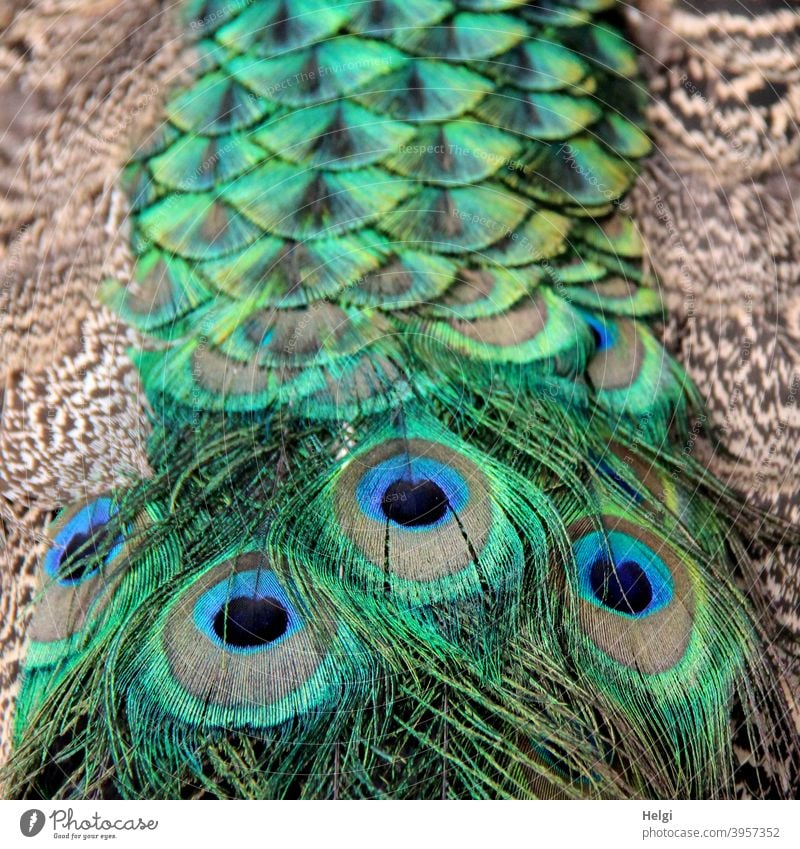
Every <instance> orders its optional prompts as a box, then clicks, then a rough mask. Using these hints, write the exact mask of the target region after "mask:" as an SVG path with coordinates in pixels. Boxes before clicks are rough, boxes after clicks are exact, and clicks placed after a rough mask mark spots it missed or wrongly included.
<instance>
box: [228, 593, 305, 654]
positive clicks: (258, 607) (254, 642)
mask: <svg viewBox="0 0 800 849" xmlns="http://www.w3.org/2000/svg"><path fill="white" fill-rule="evenodd" d="M288 627H289V613H288V611H287V610H286V608H285V607H284V606H283V604H281V602H280V601H279V600H278V599H276V598H272V597H271V596H267V597H266V598H249V597H246V596H239V598H232V599H231V600H230V601H229V602H228V603H227V604H226V605H225V606H224V607H222V608H221V609H220V610H219V611H218V612H217V615H216V616H215V617H214V633H215V634H216V635H217V636H218V637H219V638H220V640H222V642H224V643H227V644H228V645H230V646H234V647H235V648H254V647H258V646H263V645H265V644H267V643H274V642H275V640H278V639H280V638H281V637H282V636H283V635H284V634H285V633H286V631H287V629H288Z"/></svg>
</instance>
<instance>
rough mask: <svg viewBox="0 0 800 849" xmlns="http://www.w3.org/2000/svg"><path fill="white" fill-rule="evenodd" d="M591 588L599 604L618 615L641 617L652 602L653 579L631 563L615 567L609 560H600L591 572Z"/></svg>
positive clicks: (603, 558) (601, 558)
mask: <svg viewBox="0 0 800 849" xmlns="http://www.w3.org/2000/svg"><path fill="white" fill-rule="evenodd" d="M589 585H590V586H591V588H592V592H593V593H594V595H595V598H597V600H598V601H600V602H602V603H603V604H604V605H605V606H606V607H610V608H611V609H612V610H616V611H617V612H618V613H628V614H631V615H636V614H638V613H642V612H644V611H645V610H647V608H648V606H649V604H650V602H651V601H652V600H653V587H652V585H651V583H650V579H649V578H648V577H647V575H646V574H645V571H644V569H642V567H641V566H640V565H639V564H638V563H634V562H633V561H631V560H627V561H625V562H623V563H618V564H616V565H615V564H614V563H611V562H610V560H609V559H608V558H607V557H600V558H598V559H597V560H595V562H594V564H593V565H592V567H591V570H590V572H589Z"/></svg>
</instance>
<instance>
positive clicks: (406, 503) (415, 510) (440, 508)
mask: <svg viewBox="0 0 800 849" xmlns="http://www.w3.org/2000/svg"><path fill="white" fill-rule="evenodd" d="M449 506H450V502H449V501H448V498H447V495H446V494H445V493H444V491H443V490H442V488H441V487H440V486H439V485H438V484H437V483H435V482H434V481H432V480H428V479H424V480H420V481H413V480H407V479H404V478H400V479H398V480H396V481H393V482H392V483H391V484H389V486H388V487H387V488H386V490H385V491H384V493H383V496H382V498H381V510H383V514H384V516H386V518H387V519H389V520H390V521H392V522H396V523H397V524H398V525H406V526H410V527H423V526H425V525H434V524H436V523H437V522H439V521H441V520H442V519H443V518H444V517H445V516H446V515H447V510H448V508H449Z"/></svg>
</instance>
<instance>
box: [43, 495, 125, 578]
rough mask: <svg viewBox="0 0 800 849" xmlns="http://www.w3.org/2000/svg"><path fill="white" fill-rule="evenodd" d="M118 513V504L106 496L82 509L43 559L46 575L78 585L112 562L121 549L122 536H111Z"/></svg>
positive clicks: (60, 532) (58, 534) (64, 528)
mask: <svg viewBox="0 0 800 849" xmlns="http://www.w3.org/2000/svg"><path fill="white" fill-rule="evenodd" d="M116 515H117V507H116V505H115V504H114V502H113V501H112V500H111V499H110V498H105V497H103V498H98V499H97V500H96V501H93V502H92V503H91V504H87V505H86V506H85V507H83V508H82V509H81V510H79V511H78V512H77V513H76V514H75V515H74V516H73V517H72V518H71V519H70V520H69V521H68V522H67V523H66V525H64V527H63V528H61V530H60V531H59V532H58V533H57V534H56V536H55V538H54V539H53V545H52V546H51V547H50V550H49V551H48V552H47V554H46V555H45V558H44V568H45V571H46V572H47V574H48V575H50V576H51V577H53V578H56V579H57V580H58V582H59V583H60V584H77V583H80V582H81V581H85V580H87V579H88V578H91V577H92V576H93V575H96V574H97V572H98V571H99V569H100V565H101V563H109V562H111V560H113V559H114V557H116V556H117V554H119V552H120V549H121V548H122V545H123V542H124V540H123V538H122V535H121V534H117V535H116V536H115V537H113V538H112V533H113V532H112V531H111V530H110V529H109V528H108V523H109V521H110V520H111V519H112V518H113V517H114V516H116ZM101 554H103V555H104V556H103V557H102V560H100V559H99V557H98V555H101Z"/></svg>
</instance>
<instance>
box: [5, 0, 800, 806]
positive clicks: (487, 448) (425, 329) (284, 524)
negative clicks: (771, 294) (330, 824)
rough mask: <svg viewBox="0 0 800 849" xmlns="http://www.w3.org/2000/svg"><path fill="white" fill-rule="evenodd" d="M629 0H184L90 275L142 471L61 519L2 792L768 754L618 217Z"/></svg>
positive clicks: (171, 792) (475, 778)
mask: <svg viewBox="0 0 800 849" xmlns="http://www.w3.org/2000/svg"><path fill="white" fill-rule="evenodd" d="M613 6H614V3H613V0H552V2H551V0H548V2H543V3H537V4H526V3H522V2H519V0H460V2H449V0H402V2H401V0H370V2H342V3H339V2H336V3H326V2H320V0H281V2H273V1H272V0H251V2H247V0H241V2H234V3H231V2H229V1H228V2H224V3H223V2H217V0H187V2H184V3H183V4H182V5H181V14H182V16H183V18H184V20H185V21H186V25H187V27H188V29H189V31H190V32H193V33H194V36H195V38H196V39H197V44H196V48H197V51H198V56H199V57H200V61H199V62H198V63H197V66H196V73H197V76H196V78H195V79H194V80H193V81H191V82H190V83H189V84H188V86H186V87H185V88H184V89H183V90H179V91H176V92H174V93H172V94H171V95H170V96H169V97H168V98H167V100H166V103H165V104H164V124H163V126H162V127H161V128H160V129H159V130H157V131H156V132H154V133H151V135H150V137H149V138H148V140H147V141H146V142H143V143H142V144H141V145H140V146H139V149H138V150H137V152H136V154H135V156H134V157H133V158H132V159H131V163H130V165H129V166H127V168H126V169H125V170H124V172H123V174H122V185H123V188H124V189H125V191H126V192H127V193H128V196H129V198H130V202H131V214H132V234H131V246H132V249H133V252H134V254H135V255H136V263H135V267H134V271H133V274H132V276H131V279H130V280H128V281H111V282H109V283H108V284H107V286H106V287H105V288H104V296H105V299H106V301H107V302H108V303H109V304H110V305H111V306H112V307H113V308H114V309H115V310H116V311H117V312H118V313H119V314H120V315H121V317H122V318H123V319H124V320H125V321H126V322H128V323H129V324H131V325H133V326H134V327H136V328H137V329H138V330H140V331H142V332H143V333H144V334H146V335H147V336H148V337H149V338H148V339H147V341H146V343H145V344H144V345H142V346H141V347H139V348H137V349H135V350H132V351H131V356H132V359H133V361H134V363H135V364H136V365H137V366H138V368H139V371H140V374H141V378H142V381H143V384H144V386H145V388H146V390H147V394H148V398H149V400H150V402H151V404H152V407H153V411H154V424H155V427H154V433H153V436H152V439H151V441H150V445H149V454H150V460H151V466H152V468H153V470H154V475H153V477H152V478H150V479H147V480H143V481H139V482H132V484H131V486H130V487H129V488H128V489H126V490H125V491H124V492H118V493H114V496H113V498H110V497H108V498H105V500H102V499H101V500H100V501H98V502H97V504H95V505H94V506H93V507H91V508H87V507H86V505H85V504H80V505H76V506H73V507H69V508H67V509H66V511H65V512H64V514H63V515H62V516H61V517H60V518H58V519H57V520H56V522H55V524H54V525H53V527H52V528H51V531H50V534H51V538H52V547H51V550H50V553H49V554H48V556H47V557H48V558H49V559H47V560H46V563H45V564H44V567H45V568H44V569H43V577H42V590H41V593H40V597H39V599H38V602H37V607H36V612H35V618H34V625H33V627H32V630H31V634H30V637H31V639H30V648H29V650H28V656H27V659H26V661H25V668H24V681H23V690H22V694H21V696H20V700H19V706H18V711H17V725H16V741H15V753H14V756H13V758H12V760H11V763H10V765H9V768H8V769H7V770H6V772H5V773H4V775H3V781H4V784H5V786H6V787H7V788H8V789H9V791H10V793H11V794H13V795H19V796H23V795H33V794H39V795H44V796H53V797H81V796H92V797H98V796H109V797H110V796H122V797H158V798H170V797H186V796H198V797H268V798H286V797H302V798H320V797H324V798H328V797H331V798H365V797H370V798H372V797H382V798H387V797H389V798H409V797H423V798H429V797H442V796H444V797H448V798H460V797H474V798H487V797H492V798H495V797H503V798H507V797H510V798H520V797H547V798H551V797H588V798H616V797H650V796H658V797H666V798H673V797H676V796H698V797H720V796H730V795H732V794H733V793H734V792H735V787H736V783H737V781H738V776H739V774H738V772H737V767H736V762H735V752H734V750H733V746H732V742H731V741H732V735H731V721H732V705H734V704H738V705H739V706H741V707H742V709H743V713H744V716H745V719H744V722H745V726H746V733H747V734H748V735H749V737H750V738H751V739H752V740H753V741H755V742H754V745H757V746H760V747H762V748H768V747H769V746H770V742H769V739H767V737H768V735H767V733H766V732H765V723H763V722H762V721H761V720H762V717H763V716H764V715H766V712H768V711H769V712H770V714H769V715H770V716H780V715H781V711H782V710H783V709H784V707H785V706H783V703H782V701H781V699H782V698H783V696H782V694H781V691H780V688H779V686H778V685H777V684H776V683H775V681H774V680H773V679H772V677H771V675H770V666H769V661H768V659H767V656H766V653H765V651H764V643H763V637H762V634H761V630H760V627H759V625H758V623H757V621H756V618H755V616H754V613H753V611H752V610H750V608H749V606H748V602H747V601H746V599H745V598H744V597H743V595H742V594H741V593H740V592H739V590H738V589H737V588H736V586H735V580H734V575H735V559H736V558H737V557H742V556H745V555H744V554H743V545H742V540H740V539H739V538H738V536H737V532H736V529H735V527H733V522H732V519H731V516H732V515H733V514H735V512H736V510H737V509H738V507H737V505H736V504H735V503H734V502H733V499H732V498H731V496H730V495H728V494H727V493H726V492H725V491H724V490H723V488H722V487H721V486H720V485H719V484H717V483H716V482H714V481H712V480H710V479H708V478H707V477H704V476H703V475H702V474H701V473H700V471H699V469H698V467H697V466H696V465H695V464H694V463H693V461H691V459H689V458H687V457H686V456H685V454H684V452H683V443H682V439H684V438H685V436H686V434H687V433H688V432H689V429H690V418H689V417H690V413H691V412H692V411H693V409H694V408H695V407H697V405H698V395H697V391H696V390H695V389H694V388H693V387H692V386H691V385H690V384H689V382H688V380H687V379H686V377H685V375H684V374H683V372H682V370H681V369H680V367H679V366H678V365H677V364H676V363H675V362H674V361H673V360H672V359H671V358H670V357H669V356H668V355H667V354H666V352H665V351H664V350H663V348H662V347H661V345H660V343H659V341H658V339H657V337H656V335H655V332H654V330H653V329H652V327H651V323H653V322H656V321H659V320H660V319H661V318H662V317H663V315H662V314H663V307H662V304H661V302H660V299H659V297H658V292H657V290H656V289H655V287H654V285H653V281H651V280H650V279H649V277H648V276H647V274H646V272H645V270H644V268H643V265H644V263H643V260H642V256H643V251H644V248H643V245H642V242H641V239H640V237H639V235H638V232H637V230H636V227H635V226H634V224H633V222H631V221H630V220H629V218H628V217H626V214H625V212H624V208H623V207H622V205H621V201H622V200H623V198H624V197H625V194H626V192H627V191H628V190H629V188H630V186H631V185H632V183H633V181H634V179H635V177H636V173H637V169H638V160H639V159H640V158H641V157H643V156H644V155H645V154H646V153H647V152H648V150H649V141H648V139H647V137H646V135H645V134H644V132H643V131H642V129H641V126H640V125H641V123H642V115H641V109H640V104H639V96H638V94H637V83H636V80H635V74H636V56H635V54H634V53H633V51H632V49H631V48H630V47H629V46H628V45H627V43H626V42H625V41H624V39H623V38H622V36H621V35H620V34H619V33H618V32H617V31H616V30H615V29H614V28H613V25H612V24H611V23H609V21H610V18H607V17H606V15H605V13H606V11H608V10H609V9H612V7H613ZM611 94H613V97H612V96H611ZM617 109H618V110H619V111H617ZM109 505H111V506H113V509H112V507H110V506H109ZM722 507H724V508H725V509H722ZM87 510H88V511H89V512H86V511H87ZM81 511H84V512H81ZM103 511H105V513H104V512H103ZM106 513H107V514H108V515H106ZM98 516H99V517H100V518H97V517H98ZM76 517H82V518H80V519H76ZM87 517H89V518H87ZM91 517H95V518H93V519H91V521H90V518H91ZM100 519H102V521H100ZM87 522H88V523H89V524H88V525H87ZM92 522H94V523H95V525H96V527H95V526H94V525H92ZM81 523H83V524H81ZM92 540H94V542H92ZM90 542H91V544H90ZM95 543H96V544H95ZM48 563H49V564H50V566H51V567H52V564H53V563H57V564H58V565H57V568H50V570H49V572H48V565H47V564H48ZM79 574H80V575H81V576H83V577H82V578H81V580H74V578H75V577H76V576H78V575H79ZM764 705H770V706H771V707H769V709H767V708H764ZM780 722H781V720H778V724H780ZM770 733H771V734H773V736H775V731H774V728H772V729H771V731H770ZM778 736H779V735H778ZM796 767H797V765H796V764H793V765H790V768H791V769H795V768H796ZM796 774H797V772H795V775H796ZM779 792H782V793H784V794H786V793H787V792H788V791H787V788H786V785H785V784H784V785H782V786H781V790H780V791H779Z"/></svg>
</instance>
